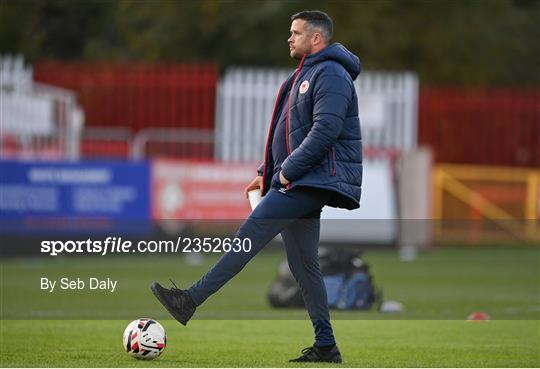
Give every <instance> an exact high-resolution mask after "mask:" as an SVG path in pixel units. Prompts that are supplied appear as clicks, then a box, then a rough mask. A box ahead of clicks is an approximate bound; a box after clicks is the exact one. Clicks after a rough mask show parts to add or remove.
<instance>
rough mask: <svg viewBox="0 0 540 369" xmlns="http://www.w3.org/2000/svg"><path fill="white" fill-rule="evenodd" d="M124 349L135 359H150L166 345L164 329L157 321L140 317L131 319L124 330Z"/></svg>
mask: <svg viewBox="0 0 540 369" xmlns="http://www.w3.org/2000/svg"><path fill="white" fill-rule="evenodd" d="M123 343H124V349H125V350H126V351H127V353H128V354H130V355H131V356H133V357H135V358H137V359H147V360H152V359H155V358H156V357H158V356H159V355H161V353H162V352H163V351H164V350H165V346H166V345H167V336H166V335H165V329H163V327H162V326H161V324H159V323H158V322H157V321H155V320H152V319H147V318H141V319H137V320H134V321H132V322H131V323H129V324H128V326H127V327H126V330H125V331H124V340H123Z"/></svg>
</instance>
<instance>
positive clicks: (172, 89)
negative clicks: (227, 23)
mask: <svg viewBox="0 0 540 369" xmlns="http://www.w3.org/2000/svg"><path fill="white" fill-rule="evenodd" d="M34 79H35V80H36V81H38V82H43V83H49V84H52V85H57V86H61V87H65V88H68V89H71V90H74V91H76V92H77V93H78V100H79V103H80V104H81V105H82V107H83V108H84V112H85V118H86V124H87V126H116V127H118V126H122V127H130V128H132V129H133V130H134V131H138V130H140V129H141V128H144V127H190V128H205V129H212V128H213V127H214V111H215V95H216V84H217V80H218V68H217V66H216V65H215V64H208V63H207V64H205V63H201V64H162V63H160V64H137V63H129V64H127V63H126V64H110V63H86V62H57V61H40V62H38V63H36V65H35V66H34Z"/></svg>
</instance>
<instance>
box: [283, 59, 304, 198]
mask: <svg viewBox="0 0 540 369" xmlns="http://www.w3.org/2000/svg"><path fill="white" fill-rule="evenodd" d="M306 56H307V54H304V56H302V60H301V61H300V65H299V66H298V68H297V69H296V73H295V74H294V78H293V81H292V86H291V89H290V90H289V98H288V99H287V115H286V117H285V146H287V154H288V155H291V151H292V150H291V148H290V146H289V116H290V115H291V95H292V92H293V90H294V86H295V84H296V79H297V78H298V75H299V74H300V70H301V69H302V66H303V65H304V60H306ZM290 187H291V182H289V183H287V189H289V188H290Z"/></svg>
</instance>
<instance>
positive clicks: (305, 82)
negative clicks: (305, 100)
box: [300, 80, 309, 94]
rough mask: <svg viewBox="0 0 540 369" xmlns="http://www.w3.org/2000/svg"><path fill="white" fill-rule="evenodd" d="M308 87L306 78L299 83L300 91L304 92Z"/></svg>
mask: <svg viewBox="0 0 540 369" xmlns="http://www.w3.org/2000/svg"><path fill="white" fill-rule="evenodd" d="M308 88H309V82H308V81H307V80H306V81H304V82H302V84H301V85H300V93H301V94H305V93H306V92H307V90H308Z"/></svg>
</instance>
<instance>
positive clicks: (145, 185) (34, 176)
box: [0, 161, 150, 233]
mask: <svg viewBox="0 0 540 369" xmlns="http://www.w3.org/2000/svg"><path fill="white" fill-rule="evenodd" d="M149 167H150V166H149V164H148V163H146V162H141V163H139V162H138V163H130V162H121V161H83V162H73V163H65V162H21V161H0V219H1V220H2V223H3V224H4V226H5V225H6V224H10V227H9V229H3V230H2V233H5V231H8V232H9V231H10V230H14V229H13V225H15V228H22V229H18V231H21V230H23V229H28V228H31V229H30V230H32V229H35V230H38V229H39V228H50V227H51V226H52V227H53V228H57V227H54V225H55V224H56V225H60V228H62V226H61V224H62V221H64V223H63V224H71V225H73V224H79V226H80V227H82V228H84V227H83V224H84V225H85V226H88V225H91V224H94V225H96V226H97V227H98V228H99V227H102V228H103V227H105V228H106V226H107V225H118V224H124V225H125V224H128V223H132V224H135V223H137V224H140V223H141V222H143V223H144V222H146V223H148V219H149V215H150V204H149V198H150V196H149V193H150V188H149V187H150V169H149ZM53 220H54V222H53ZM81 221H86V222H81ZM40 225H41V226H42V227H40ZM2 228H5V227H2ZM70 228H71V229H73V227H71V226H70ZM90 229H92V227H91V226H90Z"/></svg>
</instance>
